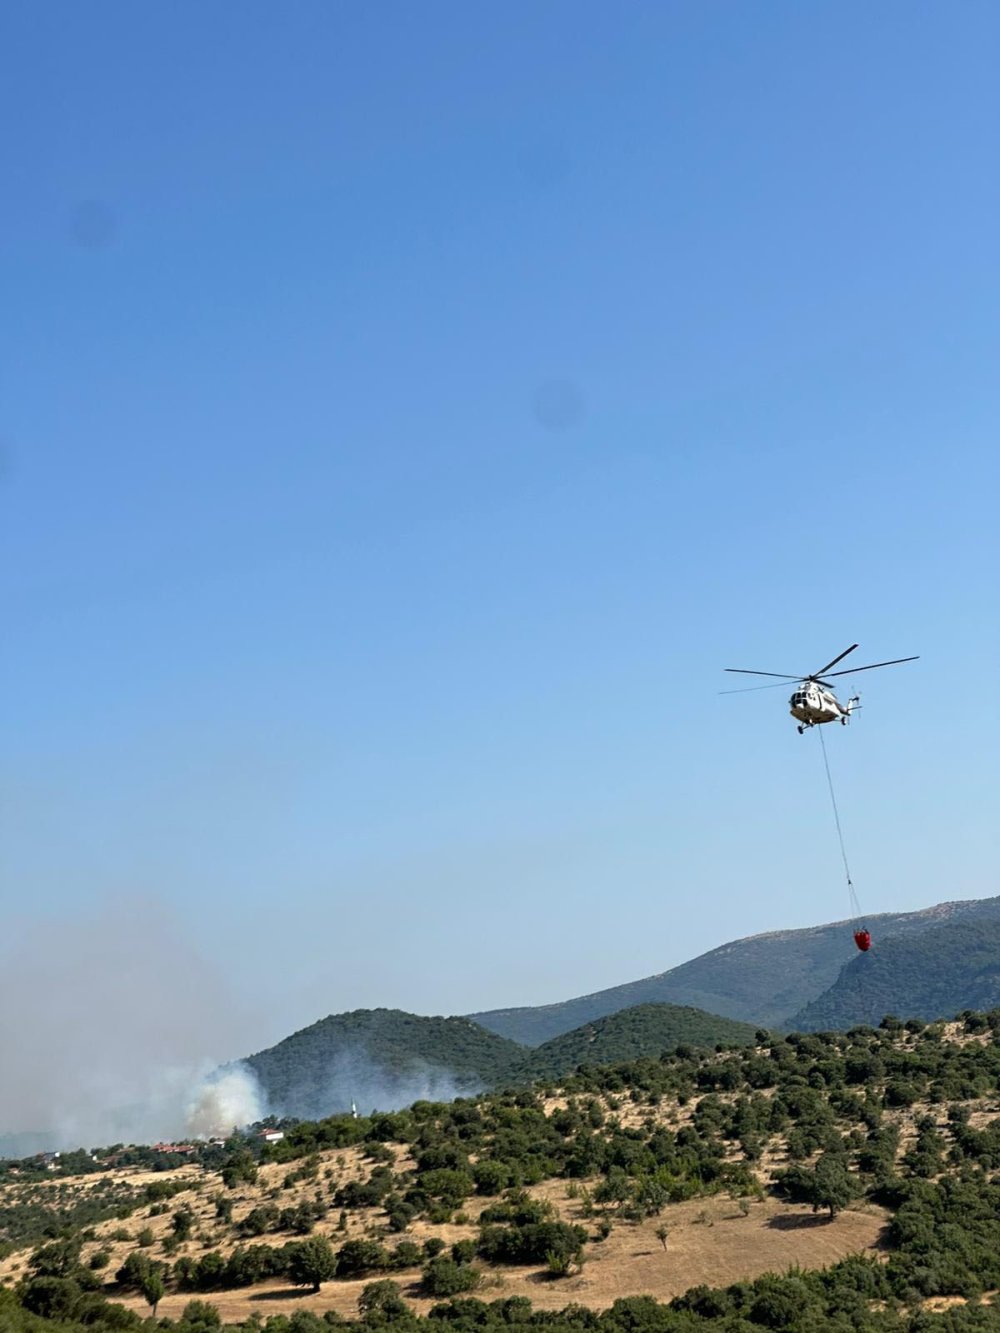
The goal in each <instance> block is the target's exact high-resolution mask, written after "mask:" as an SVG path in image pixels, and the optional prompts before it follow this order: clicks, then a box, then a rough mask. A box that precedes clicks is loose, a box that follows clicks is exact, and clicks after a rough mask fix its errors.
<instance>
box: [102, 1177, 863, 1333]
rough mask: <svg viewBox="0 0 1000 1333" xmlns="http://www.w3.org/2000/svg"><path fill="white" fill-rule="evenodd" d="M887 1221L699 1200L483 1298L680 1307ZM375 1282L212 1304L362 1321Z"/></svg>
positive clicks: (825, 1253) (278, 1291)
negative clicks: (571, 1271) (635, 1301)
mask: <svg viewBox="0 0 1000 1333" xmlns="http://www.w3.org/2000/svg"><path fill="white" fill-rule="evenodd" d="M702 1218H704V1220H700V1219H702ZM885 1220H886V1214H885V1213H884V1212H882V1211H881V1210H879V1209H874V1208H867V1207H866V1208H865V1209H864V1210H863V1211H849V1212H844V1213H841V1214H840V1215H839V1216H838V1217H837V1218H836V1219H835V1220H834V1221H833V1222H829V1221H828V1220H826V1218H825V1217H816V1216H814V1214H813V1213H812V1212H811V1211H810V1210H809V1209H807V1208H799V1207H791V1206H788V1205H783V1204H777V1203H774V1202H772V1201H770V1200H768V1201H766V1202H763V1203H758V1204H754V1205H753V1207H752V1209H751V1211H750V1214H749V1216H748V1217H743V1216H742V1215H741V1214H740V1213H739V1211H738V1210H737V1209H736V1207H735V1205H734V1204H733V1203H732V1202H731V1201H730V1200H728V1199H720V1198H716V1199H707V1200H703V1199H696V1200H692V1201H691V1202H689V1203H683V1204H675V1205H671V1206H669V1207H667V1208H665V1209H664V1210H663V1215H662V1217H661V1218H658V1219H652V1220H650V1221H648V1222H643V1223H640V1224H638V1225H631V1224H624V1223H623V1224H621V1225H618V1226H616V1227H615V1228H614V1230H613V1231H612V1232H611V1235H610V1236H609V1237H608V1239H607V1240H605V1241H601V1242H599V1243H594V1244H589V1245H588V1246H587V1250H586V1254H587V1259H586V1262H585V1264H584V1266H583V1270H582V1272H580V1273H578V1274H576V1275H574V1276H572V1277H567V1278H561V1279H558V1280H556V1281H553V1280H551V1279H549V1278H548V1277H547V1276H546V1275H545V1274H544V1273H541V1272H539V1270H538V1269H537V1268H502V1269H501V1268H488V1269H485V1270H484V1274H485V1280H484V1285H483V1287H482V1288H481V1289H480V1290H479V1291H478V1292H476V1293H474V1294H475V1295H477V1296H479V1297H480V1298H481V1299H482V1300H486V1301H489V1300H496V1299H499V1298H501V1297H504V1296H527V1297H529V1299H530V1300H531V1301H532V1302H533V1303H534V1304H535V1305H536V1306H538V1307H540V1308H543V1309H559V1308H560V1307H562V1306H564V1305H568V1304H570V1303H571V1302H578V1303H580V1304H583V1305H588V1306H591V1307H592V1308H594V1309H605V1308H606V1307H607V1306H609V1305H611V1304H612V1303H613V1302H614V1301H616V1300H617V1299H618V1298H619V1297H621V1296H633V1295H638V1294H642V1295H650V1296H654V1297H656V1298H657V1299H658V1300H670V1299H671V1298H672V1297H674V1296H678V1295H680V1294H681V1293H682V1292H684V1291H687V1289H688V1288H689V1287H693V1286H697V1285H698V1284H699V1283H705V1284H707V1285H709V1286H725V1285H726V1284H728V1283H730V1282H736V1281H739V1280H740V1279H743V1278H753V1277H757V1276H759V1275H760V1274H761V1273H767V1272H778V1273H781V1272H784V1271H785V1269H787V1268H788V1267H790V1266H791V1265H793V1264H797V1265H799V1266H800V1267H802V1268H820V1267H825V1266H826V1265H828V1264H832V1263H836V1261H837V1260H838V1259H843V1258H844V1257H845V1256H846V1255H848V1254H855V1253H859V1252H867V1253H873V1252H876V1251H877V1249H878V1242H879V1236H880V1233H881V1231H882V1228H883V1226H884V1224H885ZM660 1223H664V1224H665V1225H666V1226H667V1227H669V1229H670V1235H669V1237H668V1239H667V1247H666V1250H664V1248H663V1246H662V1245H661V1244H660V1242H659V1240H657V1238H656V1235H655V1231H656V1227H657V1226H658V1225H660ZM373 1276H378V1277H382V1276H385V1275H384V1274H377V1275H373ZM389 1276H391V1277H392V1278H393V1280H394V1281H396V1282H398V1283H399V1285H400V1287H401V1289H402V1292H403V1295H404V1296H405V1298H406V1299H407V1300H408V1301H410V1302H411V1303H412V1304H413V1306H414V1308H415V1309H417V1310H418V1311H420V1312H422V1313H426V1311H427V1310H429V1309H430V1307H431V1306H432V1305H433V1304H435V1303H436V1302H435V1301H433V1300H430V1299H428V1298H426V1297H422V1296H420V1295H419V1294H418V1292H417V1283H418V1281H419V1277H420V1274H419V1272H418V1270H416V1269H414V1270H413V1271H412V1272H405V1273H398V1274H390V1275H389ZM371 1280H373V1278H365V1279H360V1280H357V1281H350V1282H337V1281H334V1282H328V1283H326V1284H325V1285H324V1286H323V1289H322V1290H321V1291H320V1292H319V1293H318V1294H315V1295H314V1294H313V1293H312V1292H304V1291H301V1290H297V1289H296V1288H294V1287H289V1286H288V1285H287V1283H282V1282H270V1283H266V1284H262V1285H260V1286H258V1287H249V1288H246V1289H244V1290H240V1291H228V1292H216V1293H212V1294H209V1295H208V1296H206V1297H205V1299H207V1300H210V1301H211V1302H212V1304H213V1305H215V1306H217V1307H218V1309H219V1312H220V1313H221V1315H222V1318H223V1320H225V1321H226V1322H235V1321H237V1320H241V1319H245V1318H246V1317H247V1316H248V1315H250V1314H253V1313H254V1312H256V1313H258V1314H261V1315H264V1316H267V1315H270V1314H290V1313H291V1312H292V1311H294V1310H313V1311H315V1312H316V1313H319V1314H321V1313H322V1312H323V1311H324V1310H331V1309H332V1310H336V1311H337V1312H338V1313H339V1314H343V1315H348V1316H354V1315H356V1314H357V1300H358V1296H359V1295H360V1294H361V1289H362V1288H363V1287H364V1286H365V1283H366V1282H368V1281H371ZM190 1299H191V1296H190V1295H170V1296H165V1297H164V1299H163V1300H162V1301H161V1302H160V1306H159V1309H158V1311H157V1313H158V1315H169V1316H170V1317H172V1318H175V1317H176V1316H178V1315H179V1314H180V1312H181V1310H182V1309H183V1308H184V1306H185V1304H186V1303H187V1302H188V1301H189V1300H190ZM124 1303H125V1304H126V1305H131V1306H132V1307H133V1308H134V1309H137V1310H140V1311H141V1312H143V1313H145V1312H146V1307H145V1305H144V1302H143V1301H142V1300H141V1298H135V1297H130V1298H127V1299H126V1300H125V1302H124Z"/></svg>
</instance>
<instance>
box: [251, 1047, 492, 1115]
mask: <svg viewBox="0 0 1000 1333" xmlns="http://www.w3.org/2000/svg"><path fill="white" fill-rule="evenodd" d="M483 1086H484V1085H483V1082H482V1080H481V1079H478V1078H476V1077H475V1076H474V1075H465V1076H456V1075H454V1074H452V1073H451V1072H450V1071H449V1070H447V1069H444V1068H442V1067H441V1066H438V1065H431V1064H428V1063H427V1062H426V1061H423V1060H413V1061H411V1062H408V1064H407V1067H406V1068H405V1069H402V1070H393V1069H389V1068H387V1067H386V1066H384V1065H382V1064H380V1063H379V1062H378V1061H377V1060H375V1059H374V1058H373V1057H372V1055H371V1054H370V1053H369V1051H368V1049H367V1048H366V1047H365V1046H364V1045H361V1044H351V1045H349V1046H348V1045H345V1046H343V1047H341V1049H340V1050H339V1051H338V1052H337V1053H336V1055H334V1056H333V1058H332V1059H331V1060H330V1061H329V1063H328V1064H326V1065H325V1066H324V1067H323V1068H322V1069H321V1070H315V1069H313V1070H311V1071H309V1072H303V1073H302V1074H300V1076H299V1077H298V1078H297V1079H296V1080H294V1081H293V1082H291V1083H290V1084H288V1085H287V1086H286V1087H284V1088H283V1089H282V1090H281V1092H280V1093H275V1092H271V1093H270V1110H271V1112H272V1113H273V1114H275V1115H282V1116H294V1117H296V1118H298V1119H301V1120H321V1119H322V1118H323V1117H324V1116H329V1115H339V1114H342V1113H344V1112H347V1111H350V1110H351V1108H352V1105H353V1106H356V1107H357V1111H358V1114H359V1115H370V1114H371V1112H372V1111H398V1110H401V1109H402V1108H403V1107H404V1106H410V1105H412V1104H413V1102H416V1101H430V1102H450V1101H454V1100H455V1098H456V1097H473V1096H475V1094H476V1093H478V1092H482V1090H483Z"/></svg>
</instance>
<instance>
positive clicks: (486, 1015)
mask: <svg viewBox="0 0 1000 1333" xmlns="http://www.w3.org/2000/svg"><path fill="white" fill-rule="evenodd" d="M956 917H958V918H963V917H973V918H981V919H1000V896H997V897H993V898H971V899H953V900H949V901H946V902H943V903H935V904H933V905H932V906H931V907H925V908H919V909H917V910H916V911H913V912H882V913H877V914H876V915H873V916H869V917H866V918H865V920H866V923H867V925H868V927H869V929H870V930H872V933H873V935H874V936H875V938H876V942H877V941H878V939H879V937H880V936H881V938H883V939H885V938H890V937H892V936H896V935H900V934H909V933H919V932H920V931H923V930H929V929H933V928H934V927H935V926H937V925H940V924H942V923H943V922H945V921H948V920H952V919H954V918H956ZM852 925H853V923H852V922H851V921H849V920H841V921H834V922H829V923H827V924H825V925H820V926H804V927H801V928H799V929H795V930H772V931H764V932H761V933H759V934H756V935H748V936H744V937H742V938H741V939H737V940H730V941H728V942H727V943H725V944H721V945H718V946H717V947H716V948H714V949H710V950H708V952H706V953H704V954H700V955H698V956H697V957H696V958H693V959H690V960H688V961H687V962H684V963H679V964H678V965H677V966H676V967H673V968H668V969H667V970H666V971H664V972H658V973H654V974H653V975H652V976H648V977H643V978H640V979H639V980H638V981H630V982H625V983H623V984H621V985H618V986H611V987H608V988H606V989H604V990H600V991H592V992H590V993H588V994H585V995H580V996H576V997H573V998H571V999H569V1000H563V1001H559V1002H556V1003H554V1004H546V1005H527V1006H513V1007H509V1008H502V1009H490V1010H481V1011H478V1012H475V1013H470V1014H468V1015H466V1017H468V1018H470V1019H472V1021H473V1022H475V1023H479V1024H480V1025H481V1026H482V1027H485V1028H488V1029H489V1030H490V1031H491V1032H495V1033H497V1035H499V1036H504V1037H508V1038H510V1039H511V1040H513V1041H517V1042H520V1043H522V1044H524V1045H526V1046H539V1045H541V1044H542V1043H543V1042H545V1041H548V1040H550V1039H551V1038H553V1037H557V1036H559V1035H561V1034H562V1033H564V1032H569V1031H572V1030H573V1029H574V1028H577V1027H580V1026H582V1025H583V1024H584V1023H587V1022H593V1021H594V1020H595V1019H597V1018H603V1017H605V1016H606V1015H608V1014H611V1013H615V1012H617V1011H619V1010H620V1009H623V1008H631V1007H633V1006H634V1005H636V1004H645V1003H666V1004H678V1005H682V1006H683V1005H691V1006H693V1007H695V1008H697V1009H702V1010H704V1011H706V1012H707V1013H712V1014H717V1015H719V1016H720V1017H723V1018H730V1019H735V1020H737V1021H739V1022H746V1023H753V1024H756V1025H757V1026H760V1027H765V1028H771V1027H778V1028H780V1027H785V1026H787V1025H788V1023H789V1022H790V1021H791V1020H792V1018H793V1016H794V1015H796V1014H797V1013H799V1012H800V1011H801V1010H802V1009H803V1008H804V1007H805V1005H807V1004H809V1003H810V1002H811V1001H813V1000H815V999H817V998H818V997H819V996H820V995H822V994H823V993H824V992H825V991H826V990H828V989H829V988H830V987H831V986H832V985H834V984H835V983H836V980H837V977H838V976H839V974H840V971H841V969H842V968H843V967H844V965H845V964H846V963H848V962H849V961H850V960H851V959H852V958H853V957H854V956H855V947H854V943H853V940H852V938H851V933H852ZM796 943H798V945H799V946H800V947H798V948H797V949H793V950H792V951H791V952H790V946H791V945H794V944H796ZM768 978H773V980H771V981H770V982H769V981H768Z"/></svg>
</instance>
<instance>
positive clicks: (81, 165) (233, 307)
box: [0, 0, 1000, 1055]
mask: <svg viewBox="0 0 1000 1333" xmlns="http://www.w3.org/2000/svg"><path fill="white" fill-rule="evenodd" d="M4 29H5V31H4V34H3V38H2V45H3V50H4V61H5V64H6V72H5V76H4V78H3V80H2V81H0V103H2V109H3V116H4V120H5V122H6V124H7V125H8V126H12V127H15V129H14V133H13V134H10V133H8V135H6V136H5V144H4V147H3V149H2V150H0V152H2V162H3V176H4V180H5V182H6V184H7V189H6V190H5V196H6V199H5V204H4V208H3V212H2V216H0V237H2V271H0V284H2V290H3V301H2V307H3V316H2V320H0V441H2V458H3V471H2V480H0V528H2V531H0V593H2V598H3V622H4V626H5V636H4V637H5V650H4V653H3V658H2V664H0V671H2V682H0V683H2V689H3V698H4V713H5V723H4V731H5V741H4V745H3V753H2V760H0V764H2V769H0V780H2V789H3V821H4V829H3V837H2V854H0V855H2V861H0V871H2V876H3V887H2V894H3V898H4V899H5V900H6V902H7V904H8V906H7V908H6V909H5V915H6V916H7V920H8V922H11V923H13V924H14V925H15V931H14V934H15V935H16V926H17V923H18V922H22V923H23V921H24V920H25V919H26V918H28V917H31V918H34V919H35V920H36V921H37V920H38V919H51V920H52V922H53V923H55V924H54V926H53V928H54V929H55V928H58V929H62V930H64V931H65V930H69V931H71V930H72V928H73V923H74V922H75V921H82V920H84V919H87V918H92V917H93V916H94V915H95V914H99V913H101V912H106V911H109V910H111V911H113V910H114V907H113V905H114V904H115V903H119V904H121V903H126V902H127V903H129V904H132V905H133V906H132V907H130V911H132V910H133V908H134V904H135V903H136V902H140V903H142V902H146V903H149V904H151V905H152V908H151V910H152V911H153V914H154V917H155V919H156V920H160V919H163V914H166V915H167V916H168V917H170V919H172V920H173V921H174V922H175V923H177V925H178V928H183V929H185V930H187V931H189V932H190V936H191V939H192V940H193V942H194V944H195V945H196V947H197V948H198V950H199V951H200V952H201V954H202V955H203V956H204V957H206V958H207V959H209V960H210V962H211V963H212V964H214V966H215V967H216V968H217V969H218V973H219V976H220V977H222V978H224V979H225V980H226V982H227V984H228V985H230V986H231V988H232V996H233V1000H232V1003H233V1005H234V1006H236V1007H239V1006H249V1007H252V1008H253V1009H254V1013H255V1014H256V1015H257V1017H256V1019H255V1027H254V1031H255V1032H256V1033H259V1037H260V1039H259V1042H258V1044H259V1045H264V1044H265V1043H266V1042H267V1041H269V1040H273V1039H275V1038H277V1037H279V1036H281V1035H283V1034H284V1033H286V1032H287V1031H289V1030H291V1028H292V1027H294V1026H299V1025H301V1024H302V1023H305V1022H308V1021H311V1020H313V1019H314V1018H316V1017H319V1016H320V1015H322V1014H325V1013H328V1012H335V1011H339V1010H343V1009H349V1008H354V1007H360V1006H375V1005H379V1004H385V1005H398V1006H400V1007H403V1008H406V1009H412V1010H416V1011H418V1012H462V1011H469V1010H472V1009H478V1008H486V1007H492V1006H497V1005H501V1004H517V1003H538V1002H543V1001H548V1000H557V999H562V998H567V997H568V996H570V995H575V994H579V993H581V992H585V991H590V990H596V989H599V988H601V987H604V986H608V985H613V984H616V983H618V982H622V981H626V980H632V979H634V978H637V977H640V976H644V975H647V974H649V973H652V972H656V971H661V970H663V969H665V968H667V967H669V966H672V965H674V964H676V963H679V962H681V961H683V960H684V959H686V958H688V957H691V956H693V955H694V954H696V953H699V952H701V951H703V950H705V949H708V948H711V947H713V946H714V945H716V944H719V943H722V942H723V941H725V940H727V939H730V938H733V937H735V936H739V935H744V934H749V933H753V932H757V931H762V930H768V929H774V928H780V927H792V926H801V925H808V924H813V923H819V922H822V921H828V920H831V919H836V918H838V917H841V916H846V915H847V914H848V902H847V894H846V889H845V887H844V885H843V877H842V872H841V868H840V862H839V855H838V852H837V847H836V842H835V837H834V832H833V829H832V825H831V819H830V813H829V809H828V805H827V796H826V790H825V786H824V785H823V784H824V780H823V773H822V765H821V757H820V754H819V743H818V736H817V735H816V734H812V735H809V736H806V737H803V738H799V737H798V736H797V735H796V733H795V730H794V725H793V723H792V722H791V720H790V719H789V717H788V716H787V711H786V703H785V699H786V695H785V692H784V690H782V689H778V690H773V691H770V692H761V693H759V694H747V695H743V696H735V697H729V698H720V697H718V695H717V693H716V691H717V690H721V689H724V688H726V687H727V686H728V685H730V684H731V683H733V681H734V679H735V678H733V677H728V678H727V677H725V676H724V675H723V674H722V668H723V667H726V666H746V667H760V668H762V669H765V670H775V671H788V672H795V671H800V670H801V671H809V670H813V669H815V668H816V667H818V666H819V665H820V664H821V663H822V662H824V661H826V660H828V659H829V658H830V657H832V656H834V654H835V653H837V652H838V651H840V650H841V649H842V648H844V647H846V646H847V645H848V644H849V643H852V642H854V641H858V642H860V644H861V645H862V646H861V648H860V649H859V651H858V653H857V654H856V655H855V656H856V659H860V660H862V661H877V660H881V659H884V658H889V657H901V656H906V655H909V654H911V653H919V654H920V655H921V660H920V661H919V662H916V663H912V664H910V665H907V666H904V667H899V668H895V669H893V670H892V671H888V670H887V671H885V672H877V673H870V674H869V675H868V676H867V677H860V678H859V680H858V684H859V685H862V686H863V693H864V698H863V702H864V705H865V708H864V711H863V712H862V713H861V714H860V716H859V718H858V720H857V722H856V723H855V724H854V725H852V726H851V727H850V728H847V729H842V728H839V727H838V728H836V729H833V728H831V729H829V730H830V731H831V732H834V731H835V734H829V735H828V736H827V742H828V745H829V747H830V756H831V763H832V765H833V769H834V774H835V778H836V780H837V783H838V787H839V793H840V799H841V813H842V816H843V819H844V824H845V832H846V835H847V839H848V849H849V852H850V856H851V860H852V869H853V872H854V880H855V884H856V886H857V889H858V892H859V895H860V897H861V899H862V902H863V903H864V904H865V906H866V908H867V909H868V910H870V911H892V910H905V909H910V908H915V907H920V906H926V905H929V904H931V903H933V902H937V901H941V900H945V899H948V898H958V897H977V896H985V895H987V894H990V893H992V892H995V891H996V839H995V833H994V832H993V827H994V825H995V824H996V818H995V816H996V797H995V792H996V779H997V776H998V775H997V766H996V751H997V744H996V742H997V711H996V703H995V698H996V694H995V689H994V687H993V684H992V682H993V679H994V673H995V664H996V660H997V655H998V649H1000V643H998V633H997V615H996V611H997V606H996V584H997V564H998V561H997V556H998V550H997V538H996V532H995V529H996V523H995V508H996V486H997V481H998V476H997V473H998V467H997V461H996V459H997V449H996V433H997V421H998V406H1000V389H998V379H997V374H996V367H997V363H998V352H1000V339H998V334H997V321H996V311H997V309H998V305H1000V278H998V273H1000V270H998V258H1000V253H998V251H1000V246H998V240H997V238H998V236H1000V226H998V213H1000V208H998V205H1000V186H998V176H997V172H996V155H995V148H996V131H997V125H998V118H1000V85H998V84H997V80H996V77H995V64H996V51H997V48H998V41H1000V13H998V11H997V8H996V6H995V5H992V4H986V3H975V2H974V0H972V2H970V3H966V4H963V5H962V6H960V7H955V6H951V5H945V4H929V3H921V4H912V3H906V4H903V3H885V4H881V5H878V6H871V5H868V4H860V3H838V4H835V5H834V4H819V5H809V6H803V5H801V4H798V3H780V2H778V0H772V2H770V3H768V4H766V5H765V4H757V5H741V4H736V3H726V4H717V3H711V2H706V0H692V2H691V3H680V2H678V3H669V4H668V3H663V4H652V3H649V4H627V5H610V4H595V3H581V2H580V0H574V2H573V3H558V2H556V0H551V2H547V3H544V4H541V5H529V4H527V3H515V4H508V5H492V6H488V5H465V4H457V3H444V2H443V0H438V2H435V3H430V4H427V5H422V6H416V5H405V4H401V3H381V4H378V5H367V6H353V5H347V4H342V3H325V2H323V3H320V2H319V0H316V2H311V0H302V3H298V4H295V5H291V6H287V5H283V6H275V5H271V4H262V3H242V4H240V5H236V4H222V3H213V4H208V5H202V4H199V5H194V4H190V3H180V4H174V5H170V6H135V5H132V4H125V3H117V4H116V3H110V2H108V3H103V4H101V5H99V6H96V7H95V6H81V5H78V4H69V3H66V4H57V3H43V4H39V5H31V6H22V7H21V8H20V9H19V10H8V12H7V14H6V15H5V18H4ZM737 683H738V682H737ZM751 683H752V682H751ZM109 904H111V905H112V906H111V907H110V908H109V906H108V905H109ZM151 919H152V918H151ZM142 944H143V942H142V941H137V947H142ZM165 965H166V964H165ZM232 1053H236V1052H230V1051H224V1052H220V1054H225V1055H228V1054H232Z"/></svg>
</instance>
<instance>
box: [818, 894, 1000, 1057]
mask: <svg viewBox="0 0 1000 1333" xmlns="http://www.w3.org/2000/svg"><path fill="white" fill-rule="evenodd" d="M997 1004H1000V921H991V920H985V921H975V922H973V921H960V922H955V923H951V924H948V925H943V926H938V927H936V928H935V929H933V930H928V931H926V932H921V933H920V934H919V935H903V936H890V937H889V938H888V939H885V940H883V939H878V938H877V939H876V943H875V947H874V948H873V949H872V951H871V953H867V954H857V955H855V957H854V959H853V960H852V961H851V962H850V963H849V964H848V965H847V966H846V967H845V968H844V969H843V971H842V972H841V974H840V976H839V977H838V978H837V981H836V983H835V984H834V985H833V986H831V987H830V989H829V990H828V991H826V992H825V994H823V995H821V996H820V997H819V999H817V1000H814V1001H813V1003H812V1004H809V1005H806V1007H805V1008H804V1009H803V1010H802V1011H801V1012H800V1013H798V1014H796V1016H795V1018H794V1019H793V1020H792V1026H794V1027H795V1028H796V1029H798V1030H799V1031H803V1032H814V1031H817V1030H820V1029H823V1028H848V1027H850V1026H851V1025H852V1024H854V1023H870V1022H872V1021H875V1022H877V1021H878V1018H879V1017H881V1015H882V1014H884V1013H889V1012H892V1013H905V1014H909V1015H910V1016H911V1017H913V1018H923V1019H925V1020H928V1021H931V1020H933V1019H936V1018H945V1017H951V1016H952V1015H954V1014H956V1013H958V1012H959V1011H960V1010H963V1009H979V1010H988V1009H992V1008H993V1007H994V1006H995V1005H997Z"/></svg>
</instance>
